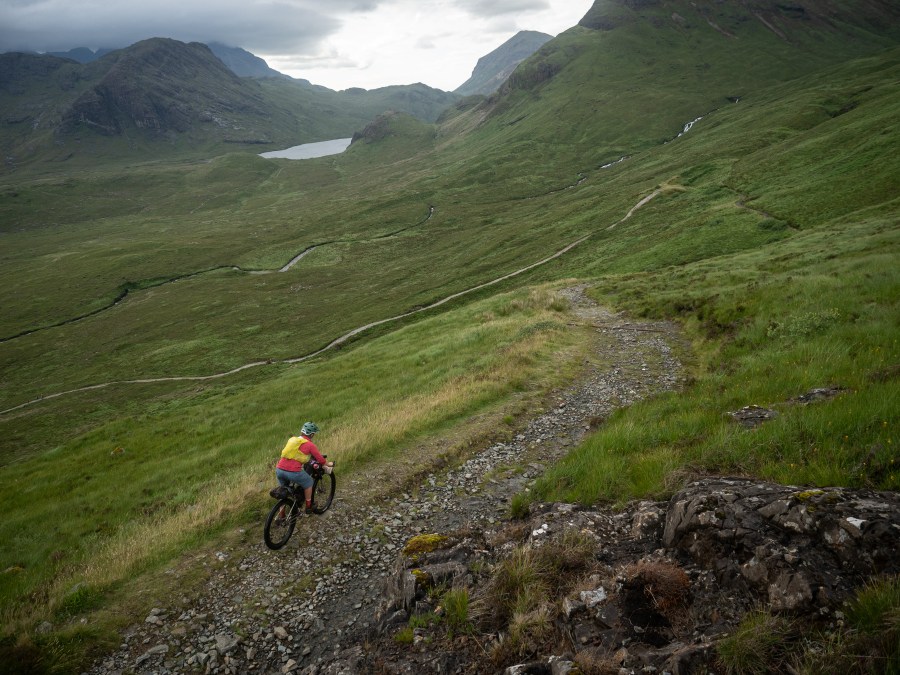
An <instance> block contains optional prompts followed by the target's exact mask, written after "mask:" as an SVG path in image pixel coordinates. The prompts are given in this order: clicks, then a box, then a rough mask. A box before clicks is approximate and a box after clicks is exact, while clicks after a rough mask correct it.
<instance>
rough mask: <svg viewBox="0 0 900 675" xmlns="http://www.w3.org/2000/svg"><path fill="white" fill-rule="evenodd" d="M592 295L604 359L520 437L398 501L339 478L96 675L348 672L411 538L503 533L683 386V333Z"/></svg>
mask: <svg viewBox="0 0 900 675" xmlns="http://www.w3.org/2000/svg"><path fill="white" fill-rule="evenodd" d="M584 290H585V289H584V287H583V286H579V287H573V288H569V289H565V290H563V291H561V293H562V294H563V295H565V297H566V298H567V299H568V300H569V301H570V304H571V307H572V311H573V314H574V316H575V317H576V318H577V323H576V325H578V326H588V327H590V329H591V330H592V331H593V335H594V348H593V353H592V355H591V357H590V358H589V359H587V362H586V364H585V368H584V372H583V374H582V376H581V377H580V378H579V379H578V380H577V381H576V382H574V383H573V384H571V385H570V386H569V387H567V388H566V389H564V390H561V391H558V392H556V393H555V394H554V395H553V396H552V397H551V399H550V402H549V404H548V406H547V409H546V410H545V411H543V412H541V413H540V414H537V415H536V416H535V417H533V418H531V419H530V420H528V421H527V422H526V423H525V426H524V428H523V429H522V431H521V432H520V433H519V434H517V435H516V436H515V438H514V439H512V440H511V441H509V442H505V443H496V444H494V445H491V446H489V447H486V448H483V449H481V450H480V451H475V452H474V453H473V454H472V456H470V457H469V458H468V459H467V460H466V461H465V462H463V463H462V464H461V465H459V466H455V467H451V468H445V469H437V468H435V470H433V471H432V472H431V473H426V474H424V476H423V477H422V479H421V480H417V481H416V482H415V483H414V485H415V488H411V487H407V488H406V489H405V491H404V489H403V488H400V489H399V490H398V491H397V492H396V493H393V492H391V493H389V494H384V495H378V494H377V493H376V492H374V491H373V490H372V489H370V488H371V486H372V485H378V484H380V482H381V480H382V478H380V477H377V476H370V477H367V480H366V482H365V483H363V481H362V479H357V480H356V481H355V482H351V483H350V484H348V483H347V482H346V481H343V482H342V481H341V477H340V472H339V469H338V472H337V476H338V492H337V496H336V498H335V502H334V505H333V506H332V508H331V510H330V511H329V512H327V513H326V514H324V515H323V516H309V517H306V518H304V519H303V520H301V521H300V523H298V526H297V530H296V531H295V533H294V537H293V539H292V540H291V541H290V542H289V543H288V545H287V546H286V547H285V548H284V549H282V550H280V551H277V552H276V551H269V550H268V549H266V548H265V546H264V545H263V543H262V532H261V531H262V523H259V528H256V529H254V530H252V531H247V532H246V533H245V537H244V541H243V543H241V544H239V545H235V546H232V547H230V548H226V549H224V550H221V551H218V552H216V553H215V555H214V556H210V555H208V554H201V556H200V558H198V559H195V560H193V561H192V562H191V563H190V564H199V565H205V566H208V567H209V568H210V570H211V573H210V574H209V577H208V580H207V582H206V584H205V586H204V587H203V588H202V589H199V592H192V594H191V595H190V596H187V595H186V596H184V597H179V598H172V601H171V602H170V603H166V604H163V605H161V606H159V607H156V608H153V609H152V611H151V612H150V613H149V614H148V615H147V616H146V617H141V618H140V621H139V622H138V623H136V624H134V625H133V626H131V627H129V628H128V629H127V630H125V631H124V632H123V636H122V637H123V640H122V644H121V646H120V648H119V649H118V650H117V651H116V652H115V653H113V654H110V655H107V656H106V657H104V658H102V659H100V660H99V661H98V662H97V663H96V664H95V665H94V667H93V668H91V669H90V671H89V672H90V673H91V675H101V674H102V675H114V674H118V673H157V674H160V675H162V674H167V673H187V672H204V673H215V674H219V673H222V674H235V675H236V674H237V673H246V672H252V673H289V672H297V673H315V672H325V671H326V670H327V669H329V668H331V669H333V668H335V667H337V666H336V664H337V663H338V661H337V660H336V659H338V655H340V654H341V653H342V652H343V651H345V650H346V649H347V648H354V647H355V648H357V649H358V648H360V645H362V644H363V643H364V642H365V641H366V640H368V639H371V636H372V635H373V634H374V629H375V627H376V612H377V610H378V609H379V605H380V603H381V602H382V594H383V591H384V589H385V586H386V584H387V582H388V580H389V578H390V577H391V574H392V570H393V568H394V566H395V565H396V562H397V560H398V556H399V554H400V552H401V551H402V549H403V546H404V544H405V543H406V542H407V541H408V540H409V538H410V537H412V536H414V535H417V534H422V533H430V532H447V531H452V530H456V529H458V528H474V529H476V530H481V529H489V528H492V527H494V526H498V525H499V524H500V523H501V521H503V520H504V519H505V518H506V517H507V516H508V513H509V503H510V499H511V498H512V497H513V496H514V495H515V494H517V493H519V492H521V491H522V490H524V489H527V487H528V485H529V484H530V483H531V482H533V481H534V479H535V478H536V477H537V476H539V475H540V474H541V473H542V471H543V467H545V466H546V465H548V464H550V463H552V462H553V461H555V460H556V459H557V458H559V457H560V456H562V455H564V454H565V453H566V452H567V451H568V450H569V449H570V448H571V447H573V446H574V445H576V444H577V443H578V441H579V440H580V439H581V438H582V437H583V436H584V434H585V433H586V432H587V431H588V430H590V429H591V428H592V427H593V426H595V425H597V424H599V423H600V422H602V420H603V419H605V418H606V417H607V416H608V415H609V414H610V413H611V412H612V411H614V410H615V409H617V408H619V407H622V406H627V405H630V404H631V403H634V402H635V401H637V400H640V399H642V398H645V397H648V396H652V395H654V394H657V393H660V392H663V391H666V390H672V389H675V388H677V387H678V386H679V384H680V382H681V380H682V377H683V374H682V367H681V364H680V363H679V361H678V359H677V358H676V356H675V355H674V353H673V344H675V342H676V341H677V340H678V339H679V338H678V334H677V332H676V330H675V328H674V326H673V325H671V324H667V323H655V324H648V323H641V324H636V323H630V322H629V321H628V320H627V319H625V318H624V317H623V316H621V315H618V314H614V313H611V312H609V311H607V310H605V309H604V308H602V307H599V306H597V305H596V304H595V303H593V301H591V300H590V299H589V298H587V296H586V295H585V294H584ZM325 448H326V450H327V443H326V444H325ZM383 478H384V484H390V483H391V481H390V480H388V479H387V478H386V477H383ZM407 485H409V484H407ZM329 664H330V665H329ZM346 672H354V671H353V670H352V669H351V670H348V671H346Z"/></svg>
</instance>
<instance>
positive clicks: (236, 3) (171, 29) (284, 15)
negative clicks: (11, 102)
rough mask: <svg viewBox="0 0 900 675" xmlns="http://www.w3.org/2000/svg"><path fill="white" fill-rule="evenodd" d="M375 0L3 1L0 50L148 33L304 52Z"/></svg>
mask: <svg viewBox="0 0 900 675" xmlns="http://www.w3.org/2000/svg"><path fill="white" fill-rule="evenodd" d="M381 1H382V0H329V2H328V3H327V4H326V3H323V2H316V1H315V0H201V1H194V2H189V1H188V0H156V1H155V2H147V3H140V4H138V3H134V4H132V3H130V2H119V3H108V1H107V0H99V1H98V0H81V1H78V0H12V1H11V2H10V0H5V1H4V2H3V4H2V6H0V51H8V50H13V49H28V50H34V51H56V50H60V51H62V50H67V49H71V48H73V47H91V48H100V47H110V48H116V47H124V46H127V45H129V44H132V43H134V42H137V41H138V40H143V39H145V38H150V37H170V38H174V39H176V40H183V41H186V42H188V41H199V42H213V41H216V42H222V43H225V44H229V45H234V46H239V47H244V48H246V49H249V50H250V51H260V52H268V53H273V52H275V53H277V52H284V53H286V52H293V51H310V50H312V49H314V48H315V47H316V46H317V45H318V44H319V43H320V42H321V41H322V40H323V39H324V38H325V37H327V36H328V35H330V34H332V33H334V32H335V31H337V30H338V28H339V27H340V25H341V16H342V15H344V14H346V13H348V12H366V11H371V10H373V9H375V8H376V7H377V6H378V4H379V3H380V2H381Z"/></svg>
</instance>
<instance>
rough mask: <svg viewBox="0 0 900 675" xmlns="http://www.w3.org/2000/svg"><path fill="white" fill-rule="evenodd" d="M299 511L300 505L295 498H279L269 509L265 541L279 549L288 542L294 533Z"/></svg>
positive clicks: (273, 548)
mask: <svg viewBox="0 0 900 675" xmlns="http://www.w3.org/2000/svg"><path fill="white" fill-rule="evenodd" d="M282 510H283V512H282ZM299 511H300V507H299V505H298V504H297V502H296V501H295V500H293V499H279V500H278V502H277V503H276V504H275V506H273V507H272V510H271V511H269V517H268V518H266V525H265V527H264V528H263V541H265V542H266V546H268V547H269V548H270V549H272V550H273V551H277V550H278V549H280V548H281V547H282V546H284V545H285V544H286V543H288V539H290V538H291V535H292V534H293V533H294V526H295V525H296V524H297V514H298V513H299Z"/></svg>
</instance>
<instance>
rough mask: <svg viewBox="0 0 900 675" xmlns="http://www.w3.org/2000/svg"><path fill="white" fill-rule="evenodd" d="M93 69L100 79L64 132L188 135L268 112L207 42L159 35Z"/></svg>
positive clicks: (66, 119) (69, 115) (74, 108)
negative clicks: (200, 126)
mask: <svg viewBox="0 0 900 675" xmlns="http://www.w3.org/2000/svg"><path fill="white" fill-rule="evenodd" d="M90 67H91V68H93V69H94V70H96V71H97V72H99V73H101V76H100V78H99V81H98V82H97V84H96V85H95V86H93V87H92V88H91V89H90V90H88V91H86V92H84V93H83V94H82V95H81V96H79V97H78V98H77V99H76V100H75V101H74V102H73V103H72V104H71V106H70V107H69V109H68V110H67V111H66V112H65V114H64V115H63V120H62V125H61V128H60V130H59V131H60V133H67V132H70V131H73V130H75V129H76V128H78V127H79V126H84V127H86V128H90V129H93V130H94V131H98V132H100V133H102V134H105V135H115V134H119V133H121V132H122V130H123V129H125V128H128V127H130V126H134V127H136V128H138V129H144V130H149V131H152V132H156V133H166V132H176V133H183V132H185V131H188V130H189V129H190V128H191V127H192V126H193V125H194V124H197V123H201V122H204V121H209V120H216V119H221V117H223V116H227V115H229V114H231V113H234V112H247V113H252V114H255V115H262V114H264V110H263V108H262V106H261V104H260V101H259V100H258V96H257V95H256V94H255V93H251V92H250V91H249V90H248V89H247V88H246V87H245V86H244V84H243V83H242V82H241V81H240V80H239V79H238V77H237V76H236V75H234V73H232V72H231V71H230V70H228V69H227V68H226V67H225V65H224V64H223V63H222V62H221V61H220V60H219V59H217V58H216V57H215V56H213V54H212V52H210V50H209V48H207V47H206V45H201V44H198V43H191V44H183V43H180V42H178V41H176V40H166V39H161V38H154V39H152V40H145V41H143V42H139V43H137V44H136V45H133V46H132V47H130V48H129V49H127V50H120V51H117V52H112V53H110V54H108V55H107V56H105V57H103V58H101V59H98V60H97V61H94V62H93V63H92V64H90ZM204 115H205V116H206V117H207V118H209V119H205V118H204Z"/></svg>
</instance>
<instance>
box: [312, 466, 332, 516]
mask: <svg viewBox="0 0 900 675" xmlns="http://www.w3.org/2000/svg"><path fill="white" fill-rule="evenodd" d="M335 487H337V480H336V479H335V477H334V473H323V474H322V475H321V476H320V477H319V478H316V479H315V482H314V483H313V492H312V506H311V508H312V512H313V513H319V514H321V513H325V512H326V511H327V510H328V508H329V507H330V506H331V502H332V501H334V489H335Z"/></svg>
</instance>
